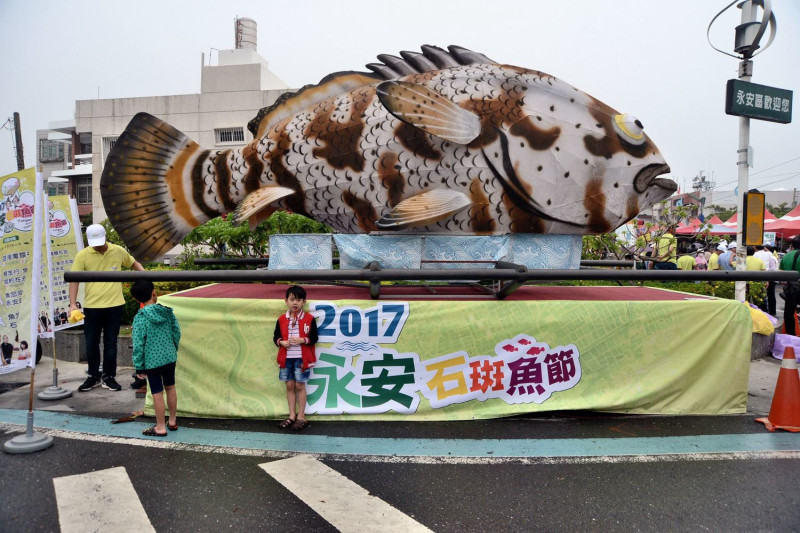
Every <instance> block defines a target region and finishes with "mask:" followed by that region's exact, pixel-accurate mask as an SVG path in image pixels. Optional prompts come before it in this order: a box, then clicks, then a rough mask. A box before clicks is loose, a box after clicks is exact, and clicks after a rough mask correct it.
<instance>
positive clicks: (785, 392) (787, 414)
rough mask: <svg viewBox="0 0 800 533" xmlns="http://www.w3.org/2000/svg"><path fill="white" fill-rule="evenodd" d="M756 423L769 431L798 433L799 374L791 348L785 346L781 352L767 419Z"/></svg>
mask: <svg viewBox="0 0 800 533" xmlns="http://www.w3.org/2000/svg"><path fill="white" fill-rule="evenodd" d="M756 422H761V423H762V424H764V425H765V426H766V427H767V429H768V430H770V431H775V430H776V429H784V430H786V431H791V432H793V433H797V432H800V373H798V370H797V359H796V358H795V355H794V348H792V347H791V346H787V347H786V349H785V350H784V352H783V362H782V363H781V370H780V373H778V384H777V385H775V394H774V395H773V396H772V406H771V407H770V409H769V417H767V418H756Z"/></svg>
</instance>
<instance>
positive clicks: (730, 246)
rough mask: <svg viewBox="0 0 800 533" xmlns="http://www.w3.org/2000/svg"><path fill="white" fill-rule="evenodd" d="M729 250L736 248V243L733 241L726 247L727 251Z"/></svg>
mask: <svg viewBox="0 0 800 533" xmlns="http://www.w3.org/2000/svg"><path fill="white" fill-rule="evenodd" d="M731 248H736V241H733V242H732V243H730V244H729V245H728V250H730V249H731Z"/></svg>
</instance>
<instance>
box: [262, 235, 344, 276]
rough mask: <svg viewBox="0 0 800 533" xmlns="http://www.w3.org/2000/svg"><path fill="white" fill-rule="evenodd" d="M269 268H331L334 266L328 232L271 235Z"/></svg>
mask: <svg viewBox="0 0 800 533" xmlns="http://www.w3.org/2000/svg"><path fill="white" fill-rule="evenodd" d="M268 268H269V270H330V269H332V268H333V250H332V247H331V236H330V234H328V233H310V234H305V233H295V234H291V235H270V238H269V267H268Z"/></svg>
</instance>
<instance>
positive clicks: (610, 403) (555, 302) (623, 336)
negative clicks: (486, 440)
mask: <svg viewBox="0 0 800 533" xmlns="http://www.w3.org/2000/svg"><path fill="white" fill-rule="evenodd" d="M303 286H304V287H305V288H306V290H307V291H308V295H309V297H308V308H309V309H310V310H311V311H312V312H313V313H314V315H315V316H316V317H317V326H318V328H319V330H320V342H319V343H318V344H317V357H318V363H317V366H316V367H315V368H314V369H313V372H312V376H311V380H310V381H309V384H308V393H309V405H308V408H307V413H309V416H325V417H326V419H333V420H336V419H360V420H368V419H374V420H396V419H408V418H409V417H411V418H412V419H418V420H467V419H482V418H493V417H501V416H511V415H518V414H524V413H532V412H544V411H561V410H594V411H602V412H616V413H637V414H644V413H647V414H687V415H689V414H696V415H701V414H702V415H707V414H729V413H744V412H745V408H746V400H747V378H748V369H749V361H750V345H751V332H752V322H751V318H750V312H749V311H748V309H747V307H745V306H744V305H742V304H741V303H738V302H735V301H731V300H722V299H716V298H711V297H703V296H697V295H692V294H686V293H681V292H676V291H669V290H663V289H654V288H647V287H574V286H570V287H561V286H525V287H521V288H520V289H518V290H517V291H515V292H514V293H513V294H511V295H510V296H509V297H508V298H507V299H506V300H503V301H498V300H496V299H494V298H493V297H491V295H489V294H487V293H485V292H484V290H483V289H480V288H475V287H472V286H467V285H465V286H456V287H440V286H437V287H434V288H428V287H409V286H399V287H392V286H383V287H382V288H381V298H380V299H379V300H371V299H370V297H369V288H368V287H367V286H366V285H365V286H363V287H350V286H330V285H303ZM286 288H287V285H280V284H233V283H231V284H216V285H210V286H205V287H200V288H197V289H192V290H189V291H184V292H180V293H175V294H170V295H167V296H163V297H161V298H160V299H159V301H160V303H163V304H164V305H168V306H170V307H172V308H173V309H174V310H175V314H176V316H177V317H178V320H179V321H180V324H181V328H182V331H183V336H182V340H181V347H180V351H179V358H178V365H177V385H178V391H179V411H180V414H182V415H186V416H196V417H226V418H265V419H279V418H283V417H285V415H286V414H287V405H286V394H285V387H284V385H283V384H282V383H281V382H280V381H279V380H278V377H277V376H278V367H277V363H276V362H275V358H276V354H277V348H276V347H275V346H274V344H273V343H272V333H273V330H274V328H275V320H276V319H277V317H278V315H279V314H281V313H283V312H285V304H284V301H283V300H284V294H285V291H286ZM432 291H434V292H435V294H434V293H433V292H432ZM147 408H148V410H150V409H152V406H151V400H150V398H148V403H147Z"/></svg>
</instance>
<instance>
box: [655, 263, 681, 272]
mask: <svg viewBox="0 0 800 533" xmlns="http://www.w3.org/2000/svg"><path fill="white" fill-rule="evenodd" d="M653 270H678V265H676V264H675V263H673V262H671V261H656V264H655V265H653Z"/></svg>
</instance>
